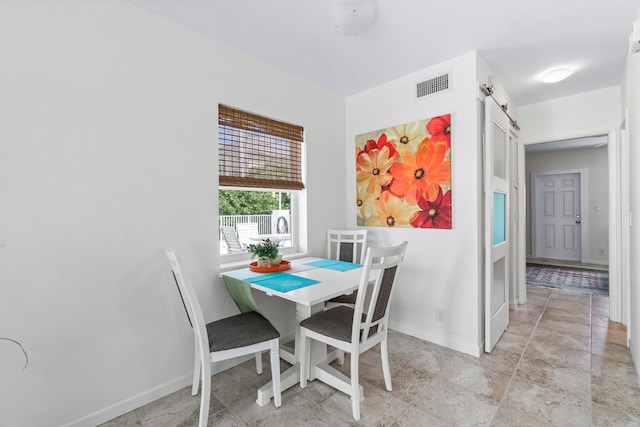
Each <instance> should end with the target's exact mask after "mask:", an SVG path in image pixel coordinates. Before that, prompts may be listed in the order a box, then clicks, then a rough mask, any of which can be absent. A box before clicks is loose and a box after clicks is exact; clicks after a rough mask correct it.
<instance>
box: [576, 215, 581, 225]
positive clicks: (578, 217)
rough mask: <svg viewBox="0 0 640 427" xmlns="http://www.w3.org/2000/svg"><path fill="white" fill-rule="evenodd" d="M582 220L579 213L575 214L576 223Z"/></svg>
mask: <svg viewBox="0 0 640 427" xmlns="http://www.w3.org/2000/svg"><path fill="white" fill-rule="evenodd" d="M580 223H582V221H581V220H580V215H576V224H580Z"/></svg>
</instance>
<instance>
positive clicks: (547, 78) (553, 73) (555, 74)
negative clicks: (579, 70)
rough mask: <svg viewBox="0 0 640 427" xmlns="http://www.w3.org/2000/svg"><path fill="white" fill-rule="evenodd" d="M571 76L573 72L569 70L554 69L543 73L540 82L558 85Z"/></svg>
mask: <svg viewBox="0 0 640 427" xmlns="http://www.w3.org/2000/svg"><path fill="white" fill-rule="evenodd" d="M571 74H573V70H571V69H569V68H554V69H552V70H549V71H545V72H544V73H542V75H541V76H540V81H543V82H545V83H556V82H559V81H561V80H564V79H566V78H567V77H569V76H570V75H571Z"/></svg>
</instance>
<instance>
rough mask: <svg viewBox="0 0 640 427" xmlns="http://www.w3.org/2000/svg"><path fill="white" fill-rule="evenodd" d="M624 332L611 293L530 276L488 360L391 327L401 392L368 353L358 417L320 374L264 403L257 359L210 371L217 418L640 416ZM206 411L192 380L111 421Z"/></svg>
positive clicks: (584, 419)
mask: <svg viewBox="0 0 640 427" xmlns="http://www.w3.org/2000/svg"><path fill="white" fill-rule="evenodd" d="M625 340H626V332H625V328H624V326H622V325H621V324H618V323H613V322H609V320H608V298H607V297H603V296H599V295H591V294H581V293H575V292H569V291H562V290H555V289H553V290H552V289H547V288H540V287H531V286H530V287H528V302H527V304H526V305H524V306H521V307H519V309H518V310H517V311H515V312H514V311H512V312H511V319H510V326H509V329H508V331H507V332H505V334H504V335H503V337H502V338H501V339H500V341H499V343H498V344H497V346H496V348H495V349H494V351H493V352H491V354H484V355H482V356H481V357H480V358H476V357H472V356H468V355H466V354H462V353H459V352H456V351H453V350H449V349H447V348H444V347H440V346H438V345H435V344H431V343H429V342H425V341H422V340H419V339H416V338H413V337H410V336H407V335H404V334H401V333H398V332H393V331H391V332H390V334H389V341H390V344H389V349H390V364H391V369H392V379H393V391H392V392H387V391H386V390H385V388H384V379H383V377H382V369H381V365H380V353H379V352H378V351H377V349H373V350H370V351H369V352H367V353H365V354H364V355H363V356H362V359H361V371H360V380H361V383H362V384H363V386H364V393H365V400H364V401H363V403H362V409H361V411H362V418H361V419H360V421H359V422H358V423H355V422H354V420H353V418H352V417H351V406H350V401H349V398H348V397H347V396H346V395H344V394H342V393H340V392H337V391H335V390H334V389H332V388H330V387H329V386H326V385H324V384H323V383H320V382H319V381H315V382H312V383H310V384H309V386H308V387H307V388H305V389H301V388H300V387H299V386H295V387H293V388H291V389H289V390H287V391H286V392H284V393H283V396H282V406H281V407H280V408H277V409H276V408H275V407H274V406H272V405H267V406H265V407H260V406H258V405H257V404H256V403H255V399H256V389H257V388H258V387H259V386H261V385H262V384H263V383H264V382H265V378H268V377H267V376H258V375H256V373H255V366H254V363H253V361H249V362H246V363H244V364H242V365H239V366H237V367H235V368H233V369H229V370H227V371H225V372H222V373H220V374H218V375H216V376H214V377H213V381H212V393H211V410H210V415H209V425H211V426H320V425H323V426H340V425H345V426H346V425H362V426H453V425H456V426H471V425H473V426H483V425H487V426H552V425H553V426H589V425H593V426H625V425H628V426H638V425H640V383H639V381H638V377H637V375H636V373H635V371H634V367H633V364H632V361H631V357H630V355H629V351H628V349H627V348H626V346H625ZM263 360H264V365H265V373H268V372H269V366H268V358H267V357H266V356H264V357H263ZM284 365H285V363H284V362H283V367H282V368H283V369H284V367H285V366H284ZM344 366H345V367H347V366H348V361H345V364H344ZM346 369H348V368H346ZM198 409H199V397H192V396H191V394H190V388H185V389H182V390H180V391H178V392H176V393H173V394H172V395H169V396H167V397H165V398H163V399H160V400H158V401H155V402H152V403H150V404H148V405H146V406H144V407H142V408H139V409H136V410H135V411H132V412H130V413H128V414H125V415H123V416H121V417H119V418H117V419H115V420H112V421H110V422H108V423H106V424H104V426H105V427H115V426H195V425H196V424H197V419H198Z"/></svg>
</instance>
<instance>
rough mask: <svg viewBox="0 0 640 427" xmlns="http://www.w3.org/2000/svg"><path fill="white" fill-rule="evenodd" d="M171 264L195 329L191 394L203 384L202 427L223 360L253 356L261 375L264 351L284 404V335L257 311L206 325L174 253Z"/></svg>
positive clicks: (275, 390)
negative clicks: (218, 365)
mask: <svg viewBox="0 0 640 427" xmlns="http://www.w3.org/2000/svg"><path fill="white" fill-rule="evenodd" d="M165 253H166V255H167V258H168V259H169V263H170V264H171V271H172V272H173V278H174V280H175V283H176V285H177V287H178V293H179V294H180V298H181V299H182V304H183V306H184V309H185V312H186V313H187V319H188V320H189V323H190V324H191V327H192V328H193V333H194V342H195V366H194V369H193V386H192V387H191V394H192V395H194V396H195V395H196V394H198V387H199V383H200V381H202V395H201V398H200V418H199V423H198V426H199V427H206V426H207V420H208V417H209V400H210V394H211V364H212V363H214V362H219V361H222V360H228V359H234V358H236V357H240V356H246V355H249V354H255V355H256V366H257V367H258V368H257V369H258V373H262V362H261V357H260V364H259V365H258V360H259V356H260V355H261V353H262V352H264V351H269V352H270V355H271V381H272V383H273V403H274V405H275V406H276V407H279V406H280V404H281V388H280V355H279V352H280V351H279V338H280V333H279V332H278V330H277V329H276V328H274V327H273V325H272V324H271V322H269V321H268V320H267V319H265V318H264V317H262V315H261V314H259V313H257V312H255V311H249V312H246V313H242V314H238V315H235V316H231V317H227V318H224V319H221V320H216V321H214V322H211V323H205V320H204V315H203V314H202V309H201V308H200V303H199V301H198V296H197V295H196V292H195V289H194V288H193V286H192V285H191V284H190V283H189V282H188V281H187V280H186V279H185V277H184V275H183V273H182V270H181V268H180V263H179V261H178V257H177V255H176V253H175V252H173V251H166V252H165Z"/></svg>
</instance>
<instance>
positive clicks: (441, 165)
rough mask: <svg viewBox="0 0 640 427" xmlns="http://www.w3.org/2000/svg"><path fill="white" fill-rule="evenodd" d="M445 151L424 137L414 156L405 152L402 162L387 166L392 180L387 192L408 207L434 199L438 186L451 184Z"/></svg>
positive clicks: (446, 149)
mask: <svg viewBox="0 0 640 427" xmlns="http://www.w3.org/2000/svg"><path fill="white" fill-rule="evenodd" d="M447 151H449V149H448V147H447V146H446V145H445V144H434V143H433V142H432V141H431V139H429V138H425V139H424V140H423V141H422V142H421V143H420V145H419V146H418V151H417V152H416V155H415V156H413V155H411V154H409V153H405V154H404V156H403V158H402V163H395V164H393V166H391V174H392V175H393V178H394V179H393V182H391V187H390V188H389V191H391V193H393V195H395V196H397V197H400V198H402V197H404V198H405V199H406V201H407V203H409V204H410V205H415V204H417V203H418V200H420V198H425V199H426V200H429V201H433V200H434V199H435V198H436V197H438V191H439V189H440V184H445V185H449V184H451V161H450V160H446V159H445V156H446V155H447Z"/></svg>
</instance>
